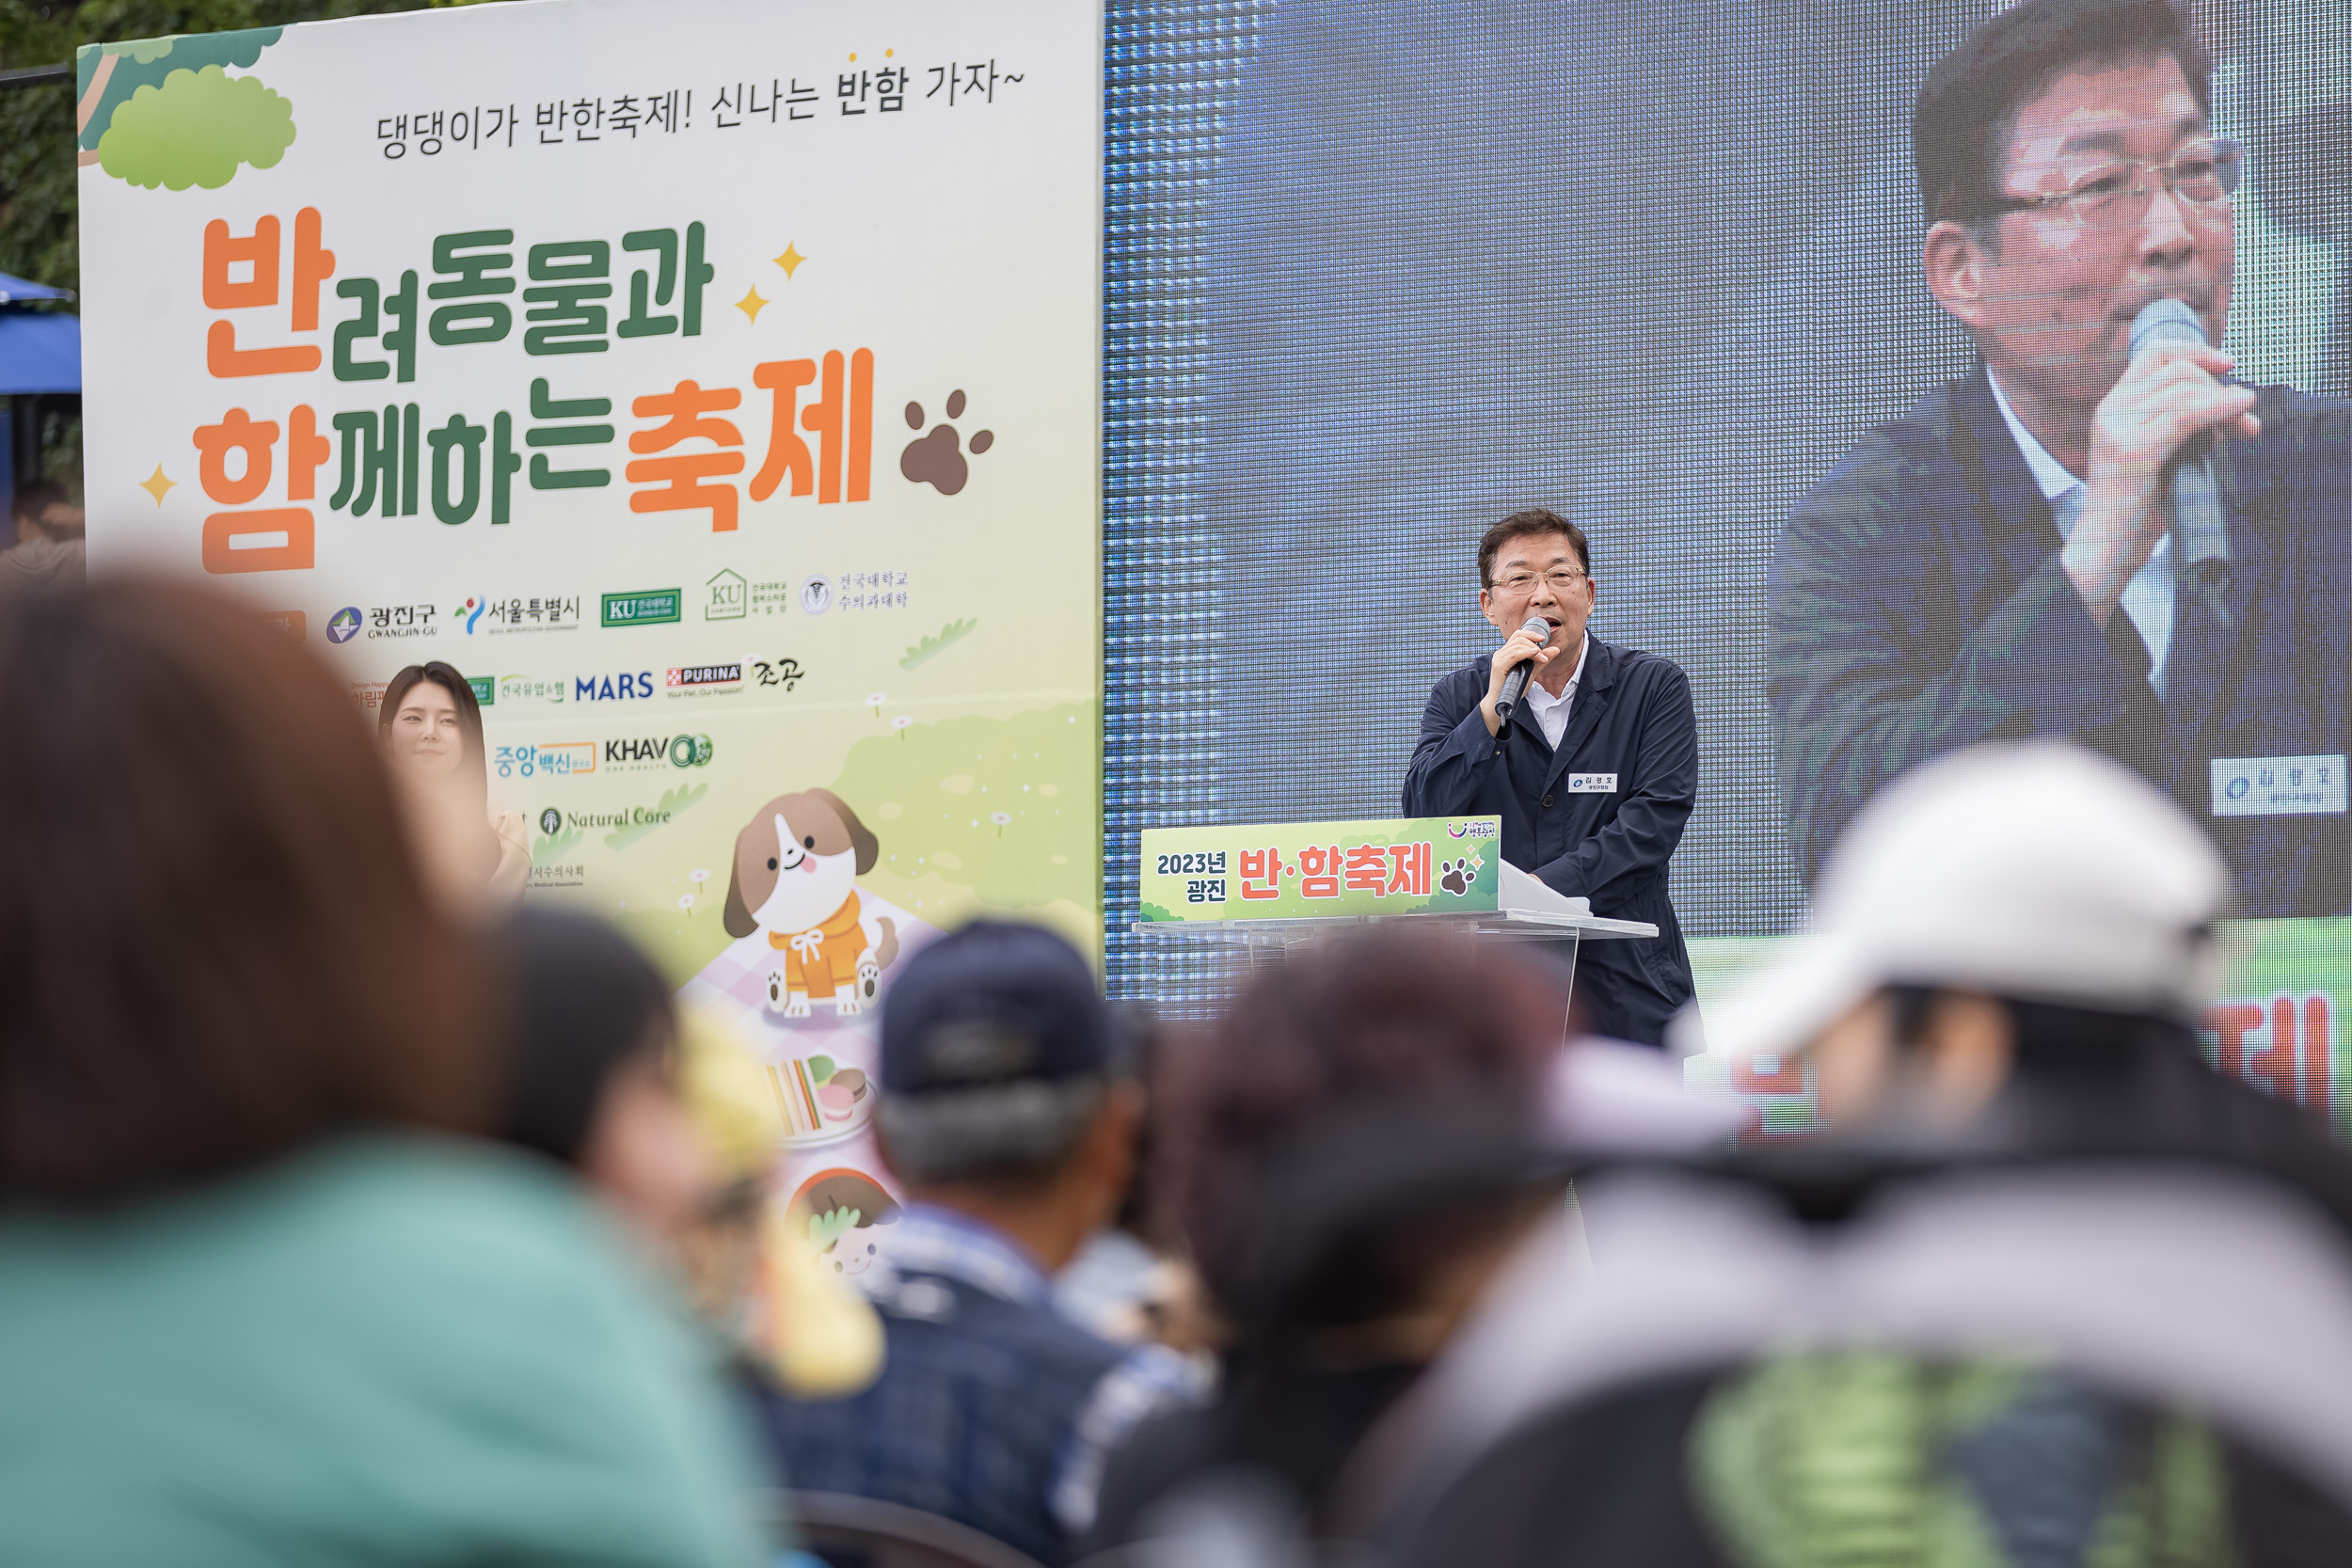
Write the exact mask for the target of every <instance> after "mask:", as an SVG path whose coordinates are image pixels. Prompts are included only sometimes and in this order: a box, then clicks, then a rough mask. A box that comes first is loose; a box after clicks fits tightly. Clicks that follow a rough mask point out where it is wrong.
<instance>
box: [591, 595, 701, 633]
mask: <svg viewBox="0 0 2352 1568" xmlns="http://www.w3.org/2000/svg"><path fill="white" fill-rule="evenodd" d="M683 599H684V595H683V594H681V593H680V592H679V591H678V590H677V589H675V588H641V589H638V590H636V591H635V592H633V593H628V594H605V595H604V597H603V605H604V616H603V624H604V625H606V626H666V625H668V624H669V623H671V622H673V621H675V620H676V619H677V618H678V612H679V607H680V605H681V603H682V602H683Z"/></svg>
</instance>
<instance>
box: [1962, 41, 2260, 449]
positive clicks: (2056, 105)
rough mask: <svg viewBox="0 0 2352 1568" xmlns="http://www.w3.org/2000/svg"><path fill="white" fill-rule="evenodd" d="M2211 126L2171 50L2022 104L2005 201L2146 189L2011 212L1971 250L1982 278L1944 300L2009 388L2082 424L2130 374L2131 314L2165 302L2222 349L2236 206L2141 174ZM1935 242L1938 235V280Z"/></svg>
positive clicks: (2089, 71)
mask: <svg viewBox="0 0 2352 1568" xmlns="http://www.w3.org/2000/svg"><path fill="white" fill-rule="evenodd" d="M2209 130H2210V128H2209V127H2208V126H2207V124H2206V121H2205V115H2204V111H2203V110H2201V109H2200V108H2199V107H2198V104H2197V95H2196V94H2195V93H2194V92H2192V91H2190V90H2189V85H2188V79H2187V78H2186V77H2185V76H2184V75H2183V74H2182V73H2181V68H2180V64H2179V62H2178V61H2176V60H2174V59H2172V58H2171V57H2170V56H2169V55H2156V56H2148V55H2143V56H2138V57H2136V58H2132V59H2128V60H2123V61H2120V62H2114V63H2109V64H2102V65H2096V66H2090V67H2087V68H2085V69H2083V70H2081V71H2069V72H2067V73H2066V74H2065V75H2063V76H2060V77H2058V79H2057V80H2056V81H2054V82H2052V83H2051V84H2050V85H2049V86H2048V87H2045V88H2043V89H2042V92H2041V93H2040V94H2039V95H2038V96H2037V97H2035V98H2033V99H2030V100H2028V101H2027V102H2026V104H2025V105H2024V106H2023V107H2022V108H2020V109H2019V111H2018V113H2017V123H2016V127H2015V129H2014V130H2013V132H2012V133H2011V135H2010V148H2009V157H2008V160H2007V162H2006V163H2005V164H2004V165H2003V166H2002V167H2001V169H2000V171H1999V173H1998V176H1997V177H1996V179H1995V180H1994V189H1995V191H1996V193H1997V194H1999V195H2001V196H2004V197H2007V198H2012V199H2016V198H2047V197H2057V196H2060V195H2062V194H2064V193H2066V192H2069V191H2072V190H2077V189H2081V188H2083V187H2084V186H2085V184H2086V182H2095V181H2098V180H2100V179H2101V177H2103V176H2106V177H2110V178H2112V177H2116V176H2119V175H2120V176H2121V177H2122V179H2124V180H2125V181H2127V182H2138V183H2141V184H2144V185H2145V186H2147V187H2149V188H2148V189H2147V191H2146V194H2145V195H2144V196H2141V197H2138V198H2136V199H2132V200H2126V201H2123V202H2121V203H2119V205H2120V206H2121V208H2122V212H2121V213H2120V214H2106V215H2105V216H2103V217H2099V218H2095V219H2087V218H2085V217H2084V216H2083V215H2082V214H2080V213H2078V212H2076V211H2074V210H2073V209H2071V208H2070V207H2069V205H2068V204H2066V203H2064V202H2058V203H2054V204H2051V205H2049V206H2045V207H2040V208H2034V209H2030V210H2027V211H2025V212H2014V213H2009V214H2004V215H2002V216H1999V217H1996V218H1994V219H1992V220H1990V223H1989V225H1988V230H1989V232H1988V235H1987V239H1986V240H1984V241H1979V240H1976V239H1973V238H1971V239H1970V240H1969V241H1968V242H1967V245H1968V250H1969V253H1970V254H1969V257H1968V261H1967V265H1968V266H1971V267H1973V268H1974V269H1975V271H1974V275H1973V276H1972V277H1965V278H1963V279H1962V280H1961V281H1962V282H1963V285H1964V286H1963V288H1962V289H1960V290H1958V291H1956V293H1957V294H1958V298H1957V300H1956V299H1955V296H1954V294H1953V293H1946V292H1945V291H1944V290H1941V289H1939V291H1938V292H1939V296H1940V297H1943V298H1944V301H1945V304H1946V307H1947V309H1951V310H1952V311H1953V313H1954V314H1955V315H1958V316H1960V317H1961V319H1962V321H1963V323H1965V324H1966V325H1968V326H1969V327H1971V328H1972V329H1973V330H1974V332H1975V335H1976V338H1977V341H1978V344H1979V347H1980V348H1981V349H1982V350H1983V352H1984V356H1985V358H1986V360H1987V361H1988V362H1989V363H1991V364H1992V366H1993V367H1994V369H1995V370H1996V371H1999V372H2002V376H2001V379H2002V383H2003V385H2004V387H2006V388H2010V389H2011V390H2012V391H2013V392H2022V393H2024V394H2026V397H2028V398H2029V399H2031V400H2033V401H2035V402H2037V403H2040V404H2043V405H2044V406H2045V407H2048V408H2050V409H2051V410H2052V411H2054V412H2056V411H2059V410H2064V411H2065V412H2067V413H2070V414H2075V415H2078V416H2087V414H2088V411H2089V410H2090V409H2091V408H2093V407H2095V406H2096V405H2097V404H2098V403H2099V400H2100V399H2102V398H2104V397H2106V394H2107V392H2108V391H2109V390H2110V389H2111V388H2113V387H2114V386H2115V384H2116V382H2117V381H2118V380H2120V379H2121V378H2122V374H2123V369H2124V366H2125V364H2126V363H2127V361H2128V360H2129V357H2130V352H2129V351H2130V346H2131V328H2132V318H2133V317H2134V316H2136V315H2137V314H2138V313H2139V311H2140V309H2141V308H2142V307H2144V306H2146V305H2147V304H2148V302H2149V301H2151V300H2153V299H2161V298H2165V297H2167V296H2171V297H2175V298H2179V299H2183V300H2185V301H2187V303H2188V304H2189V305H2190V306H2191V307H2192V308H2193V309H2196V311H2197V312H2198V314H2199V315H2200V316H2201V317H2202V318H2203V320H2204V324H2205V333H2206V336H2207V338H2208V339H2209V340H2210V341H2213V342H2216V343H2218V342H2219V341H2221V334H2222V329H2223V327H2224V326H2225V325H2227V322H2228V319H2229V311H2230V283H2231V277H2232V272H2233V261H2234V247H2235V242H2236V235H2235V230H2234V225H2233V221H2232V214H2231V209H2230V204H2229V203H2228V202H2227V201H2222V202H2219V203H2216V204H2209V205H2199V204H2197V203H2193V202H2189V201H2185V200H2184V199H2182V198H2181V197H2180V196H2179V195H2177V194H2176V193H2175V192H2173V191H2172V190H2171V189H2170V188H2169V186H2168V185H2167V184H2166V183H2165V182H2164V181H2163V180H2161V179H2156V178H2153V177H2151V176H2148V175H2147V174H2145V173H2144V170H2145V169H2146V168H2147V167H2148V166H2161V165H2162V164H2163V163H2164V162H2165V161H2166V160H2168V159H2169V158H2171V157H2172V156H2173V155H2174V154H2176V153H2177V152H2179V151H2180V150H2182V149H2183V148H2184V147H2185V146H2188V145H2189V144H2191V143H2194V142H2197V141H2199V140H2200V139H2201V138H2202V137H2204V136H2206V135H2208V134H2209ZM1941 227H1947V226H1939V228H1941ZM1932 248H1933V240H1932V237H1931V261H1930V270H1931V277H1932V274H1933V272H1934V260H1933V256H1932Z"/></svg>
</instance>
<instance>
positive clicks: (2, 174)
mask: <svg viewBox="0 0 2352 1568" xmlns="http://www.w3.org/2000/svg"><path fill="white" fill-rule="evenodd" d="M424 7H425V0H182V3H180V4H168V3H166V0H85V3H83V4H81V5H73V4H71V3H69V0H54V3H49V4H42V3H40V0H0V68H7V69H16V68H20V67H24V66H37V65H69V64H72V63H73V60H74V55H75V52H76V51H78V50H79V49H80V48H81V47H82V46H83V45H84V44H90V43H119V42H125V41H132V40H167V39H170V38H171V35H173V34H208V33H221V32H229V31H245V30H248V29H252V28H270V27H282V26H287V25H290V24H294V23H297V22H323V21H327V20H331V19H333V18H336V17H345V16H373V15H380V14H384V13H388V12H392V11H413V10H421V9H423V8H424ZM184 41H187V40H175V48H176V47H178V46H179V45H180V44H181V43H183V42H184ZM141 55H149V56H151V59H150V60H146V61H143V60H142V59H141V58H140V56H141ZM167 58H168V56H167V55H163V54H161V53H160V52H158V51H157V50H156V49H154V48H152V47H150V46H148V45H146V44H142V45H141V47H140V48H138V49H135V50H130V51H127V52H126V53H125V56H124V58H122V59H121V60H120V61H119V62H118V63H117V65H116V67H115V70H116V71H117V73H119V72H121V71H128V70H131V69H133V68H134V67H136V66H140V65H143V64H150V63H151V64H154V65H156V66H158V67H159V68H163V69H168V68H164V67H163V62H164V61H165V60H166V59H167ZM185 58H186V56H183V60H184V59H185ZM218 63H223V64H225V63H227V62H226V61H221V62H218ZM134 85H135V83H134ZM111 86H112V84H109V87H110V89H111ZM124 90H125V93H126V95H127V93H128V91H129V90H130V89H129V88H125V89H124ZM76 96H77V94H76V86H75V84H74V82H72V81H63V82H44V83H40V84H39V85H37V86H33V87H17V88H13V89H10V90H8V91H0V272H9V273H14V274H16V275H17V276H18V277H29V278H31V279H32V280H33V281H35V282H37V283H48V284H52V285H55V286H56V287H57V288H60V289H79V288H80V287H81V268H80V264H79V259H78V251H77V246H78V245H79V243H80V242H79V236H78V235H77V233H76V230H75V226H74V218H75V213H76V198H75V169H76V160H75V152H76V142H77V139H78V138H77V135H76V132H75V126H74V104H75V100H76ZM91 119H92V121H93V123H95V122H96V120H97V117H96V116H94V115H93V116H92V117H91Z"/></svg>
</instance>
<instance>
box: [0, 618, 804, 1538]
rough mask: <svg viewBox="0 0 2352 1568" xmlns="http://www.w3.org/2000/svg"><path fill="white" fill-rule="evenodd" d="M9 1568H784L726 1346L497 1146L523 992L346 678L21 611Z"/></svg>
mask: <svg viewBox="0 0 2352 1568" xmlns="http://www.w3.org/2000/svg"><path fill="white" fill-rule="evenodd" d="M0 725H5V726H6V733H7V734H8V736H9V744H8V748H7V749H6V751H5V752H0V1561H7V1562H26V1563H32V1562H39V1563H43V1564H52V1565H71V1564H78V1563H91V1564H99V1563H106V1564H112V1563H128V1562H141V1563H172V1564H224V1565H225V1564H243V1563H273V1564H282V1563H311V1562H315V1563H369V1564H374V1563H382V1564H397V1563H412V1562H414V1563H424V1562H432V1563H451V1562H499V1563H506V1564H532V1563H556V1562H562V1563H566V1564H577V1563H596V1564H613V1565H622V1564H641V1563H642V1564H646V1565H648V1568H650V1565H653V1564H662V1565H665V1568H667V1565H702V1564H708V1565H712V1568H721V1565H724V1568H738V1565H749V1564H753V1563H755V1562H759V1561H762V1560H764V1559H765V1558H767V1557H768V1555H769V1553H770V1552H771V1545H770V1544H769V1543H768V1542H766V1541H765V1540H764V1539H763V1532H762V1530H761V1528H759V1525H758V1521H757V1514H758V1509H759V1502H758V1493H757V1492H756V1490H755V1481H754V1480H753V1479H752V1478H753V1474H754V1472H753V1470H752V1468H751V1466H750V1465H749V1464H748V1463H747V1461H746V1458H745V1454H744V1452H743V1450H742V1449H740V1447H739V1445H740V1443H741V1442H742V1438H743V1434H742V1433H739V1432H738V1431H737V1430H736V1429H735V1427H734V1425H733V1423H732V1419H731V1416H730V1412H729V1410H728V1408H727V1405H726V1403H725V1400H724V1396H723V1393H722V1391H721V1386H720V1385H719V1383H718V1382H717V1380H716V1375H715V1366H714V1364H713V1362H712V1359H711V1355H710V1353H709V1351H708V1350H707V1347H706V1346H705V1345H704V1344H703V1343H701V1342H700V1341H699V1340H698V1339H697V1338H695V1336H694V1335H693V1333H692V1331H691V1329H690V1328H689V1327H688V1326H687V1325H686V1323H685V1322H684V1321H683V1320H682V1318H681V1317H680V1316H678V1315H677V1314H676V1313H675V1312H674V1311H673V1310H672V1309H671V1307H670V1306H669V1305H668V1304H667V1302H666V1301H665V1300H664V1299H663V1297H662V1295H661V1293H660V1288H659V1287H658V1286H657V1285H656V1284H655V1283H654V1281H653V1280H652V1279H651V1278H650V1277H649V1276H648V1275H646V1274H645V1273H644V1270H643V1268H642V1266H641V1264H640V1263H639V1261H638V1260H637V1259H634V1258H632V1257H631V1256H630V1252H629V1243H628V1242H627V1241H626V1240H625V1239H624V1238H623V1237H621V1236H620V1235H619V1234H618V1232H617V1230H616V1228H615V1227H614V1225H613V1223H612V1221H610V1220H608V1219H607V1218H605V1217H604V1216H603V1215H602V1214H601V1213H600V1212H598V1211H597V1210H596V1207H595V1206H594V1205H593V1204H592V1203H591V1202H590V1200H589V1199H588V1198H587V1197H586V1196H584V1195H583V1194H582V1193H581V1192H580V1190H579V1189H578V1187H577V1185H576V1184H575V1183H573V1182H571V1181H567V1180H564V1177H563V1176H562V1174H561V1173H560V1172H559V1171H558V1170H557V1169H555V1168H553V1167H548V1166H545V1165H544V1164H543V1163H540V1162H533V1161H532V1160H530V1159H529V1158H528V1157H527V1156H523V1155H520V1154H516V1153H513V1152H510V1151H505V1150H501V1149H500V1148H495V1147H493V1146H491V1145H489V1144H487V1143H484V1142H477V1141H475V1140H473V1139H472V1138H470V1137H469V1136H468V1134H469V1133H470V1132H473V1131H475V1130H477V1129H478V1128H479V1127H480V1126H481V1124H482V1123H483V1120H484V1118H485V1116H486V1114H487V1112H488V1109H489V1107H488V1101H487V1097H488V1095H489V1093H490V1092H491V1090H492V1087H493V1085H492V1078H491V1073H492V1060H493V1053H492V1051H491V1048H490V1042H489V1041H488V1040H487V1039H486V1038H485V1027H488V1026H491V1025H490V1024H488V1023H486V1022H485V1021H492V1020H495V1019H496V1017H497V1016H499V1008H498V1007H497V1006H495V998H494V997H492V996H489V995H487V994H485V990H486V981H485V975H484V974H482V973H481V971H480V969H479V968H478V960H477V958H476V957H475V955H474V954H473V952H472V951H470V950H469V945H468V942H467V940H466V939H465V938H464V937H463V936H462V935H461V934H460V933H459V932H458V931H456V930H455V929H454V928H453V927H451V926H450V925H449V924H448V923H447V922H446V920H445V919H444V918H443V917H442V916H441V915H439V914H437V912H435V911H434V910H433V908H432V907H431V905H430V904H429V902H428V900H427V897H426V895H425V891H424V888H423V885H422V881H421V878H420V875H419V872H418V870H417V868H416V866H415V863H414V862H413V860H412V858H411V855H410V852H409V848H408V846H407V845H406V844H405V841H404V839H403V837H402V833H401V830H400V827H399V824H398V820H397V818H396V816H395V812H394V807H393V801H392V796H391V792H390V787H389V783H388V781H387V780H386V778H385V776H384V773H383V771H382V765H381V762H380V761H379V759H378V758H377V757H376V755H375V753H374V750H373V748H372V747H371V746H370V745H369V744H368V739H367V736H366V734H365V732H364V731H363V730H362V729H361V727H360V726H359V724H358V722H356V721H355V720H354V717H353V715H352V714H351V712H350V711H349V705H348V702H347V700H346V699H345V698H344V696H343V694H342V691H341V689H340V683H339V682H338V681H337V680H335V679H334V678H333V677H332V676H331V675H330V674H329V673H328V672H326V670H325V669H323V668H321V667H320V666H319V665H317V664H315V663H314V662H312V661H311V660H310V658H308V657H305V656H304V655H303V654H302V653H301V652H300V651H299V650H298V649H297V648H296V647H294V645H292V644H290V643H289V642H287V641H286V640H285V638H284V636H283V634H282V632H281V631H278V630H276V629H273V628H271V627H270V626H268V625H267V624H266V623H265V622H264V621H263V620H262V618H260V617H258V616H255V615H253V614H251V613H249V612H246V611H244V610H237V609H232V608H230V606H228V605H226V604H223V603H220V602H217V601H215V600H213V599H209V598H206V597H204V596H201V595H199V594H195V593H193V592H191V591H188V590H186V589H183V588H177V587H170V586H166V585H162V584H159V583H153V582H137V581H129V582H118V583H111V584H106V585H102V586H99V587H94V588H91V589H89V590H87V591H83V592H73V593H67V594H59V595H51V596H43V597H39V598H26V599H21V600H18V601H16V602H14V603H11V604H9V605H7V606H6V607H0Z"/></svg>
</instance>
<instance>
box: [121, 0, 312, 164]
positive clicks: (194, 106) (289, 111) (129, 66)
mask: <svg viewBox="0 0 2352 1568" xmlns="http://www.w3.org/2000/svg"><path fill="white" fill-rule="evenodd" d="M281 31H282V29H280V28H277V27H249V28H246V29H244V30H242V31H239V32H233V33H206V34H199V35H193V36H191V35H181V36H178V37H174V38H167V39H143V40H136V41H134V42H130V43H108V44H98V45H93V46H90V47H87V48H85V49H83V50H82V51H81V54H80V56H79V59H78V61H77V68H76V71H75V98H76V106H75V111H74V118H75V121H76V124H75V131H76V138H75V145H76V147H77V148H78V149H79V153H80V157H79V161H80V162H81V163H82V164H84V165H89V164H96V165H98V166H100V167H102V168H103V169H104V170H105V171H106V172H107V173H108V174H110V175H112V176H114V177H115V178H116V179H118V180H122V181H125V182H128V183H130V184H134V185H138V186H142V187H144V188H146V189H149V190H153V189H155V188H156V187H157V186H165V187H167V188H169V189H171V190H175V191H183V190H186V189H187V188H188V187H189V186H191V185H199V186H201V187H203V188H204V189H206V190H216V189H218V188H219V187H221V186H222V185H225V184H227V183H228V182H230V180H232V179H234V178H235V177H236V173H237V170H238V169H240V168H242V167H244V166H246V165H247V164H250V165H252V166H254V167H255V168H268V167H270V166H272V165H274V164H276V163H277V162H278V159H280V158H281V157H283V156H285V152H286V149H287V148H289V147H291V146H293V145H294V104H293V103H291V102H290V101H288V100H287V99H286V97H285V96H284V95H283V94H281V93H278V92H276V91H273V90H272V89H271V88H269V87H267V86H265V85H264V84H263V83H262V81H261V80H260V79H259V78H257V77H251V76H233V77H232V76H230V74H229V72H228V68H231V67H233V68H236V69H238V70H244V69H246V68H248V67H250V66H251V65H253V63H254V62H255V61H257V60H259V59H260V58H261V57H262V51H263V50H265V49H267V48H268V47H269V46H270V45H271V44H273V43H276V42H277V41H278V35H279V33H280V32H281Z"/></svg>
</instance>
